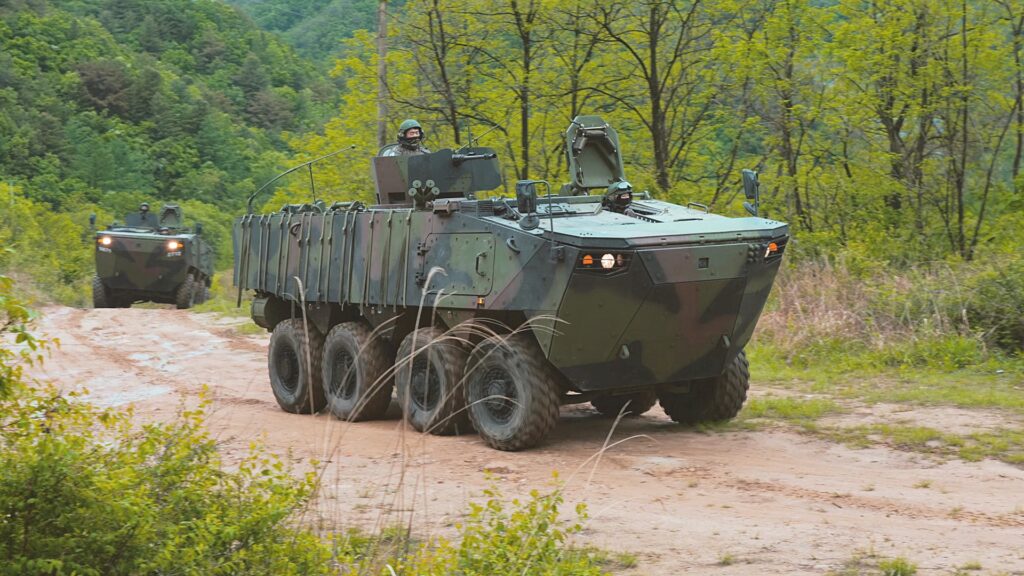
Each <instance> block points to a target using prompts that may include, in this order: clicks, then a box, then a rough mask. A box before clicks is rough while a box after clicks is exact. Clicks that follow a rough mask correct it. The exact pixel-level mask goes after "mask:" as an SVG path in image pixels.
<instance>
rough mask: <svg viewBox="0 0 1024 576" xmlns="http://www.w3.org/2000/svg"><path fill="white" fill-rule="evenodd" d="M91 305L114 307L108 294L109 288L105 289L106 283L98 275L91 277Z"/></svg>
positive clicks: (95, 306) (94, 306)
mask: <svg viewBox="0 0 1024 576" xmlns="http://www.w3.org/2000/svg"><path fill="white" fill-rule="evenodd" d="M92 307H93V308H113V307H114V302H113V299H112V298H111V296H110V290H108V289H107V285H106V284H104V283H103V280H100V277H99V276H93V277H92Z"/></svg>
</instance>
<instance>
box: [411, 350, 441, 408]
mask: <svg viewBox="0 0 1024 576" xmlns="http://www.w3.org/2000/svg"><path fill="white" fill-rule="evenodd" d="M409 395H410V396H411V397H412V398H411V400H412V402H413V404H415V405H416V408H418V409H419V410H423V411H428V412H429V411H431V410H433V409H434V408H435V407H436V406H437V403H438V402H439V401H440V400H441V375H440V374H439V373H438V371H437V370H436V369H434V367H433V366H431V364H430V361H429V360H428V359H427V358H423V357H419V358H416V360H415V361H414V362H413V364H412V374H411V375H410V382H409Z"/></svg>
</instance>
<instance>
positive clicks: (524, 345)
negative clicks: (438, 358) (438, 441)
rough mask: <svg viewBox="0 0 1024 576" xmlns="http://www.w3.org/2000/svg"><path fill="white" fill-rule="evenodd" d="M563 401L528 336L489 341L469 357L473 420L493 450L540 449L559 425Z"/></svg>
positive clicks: (468, 384) (468, 390)
mask: <svg viewBox="0 0 1024 576" xmlns="http://www.w3.org/2000/svg"><path fill="white" fill-rule="evenodd" d="M559 397H560V393H559V389H558V385H557V380H556V378H555V374H553V372H552V368H551V367H550V366H549V365H548V363H547V360H545V359H544V355H543V353H541V351H540V348H538V346H537V343H536V342H534V341H533V340H532V338H531V337H530V336H529V335H524V334H516V335H513V336H510V337H508V338H505V339H502V338H490V339H488V340H485V341H483V342H482V343H480V345H478V346H477V347H476V348H475V349H474V350H473V353H472V354H471V355H470V358H469V364H468V368H467V373H466V404H467V406H468V407H469V417H470V420H471V421H472V423H473V426H475V427H476V430H477V432H479V433H480V437H481V438H483V440H484V442H486V443H487V444H488V445H489V446H491V447H492V448H497V449H498V450H522V449H523V448H530V447H532V446H535V445H536V444H538V443H539V442H540V441H541V440H543V439H544V437H545V436H547V434H548V432H550V431H551V429H552V428H554V427H555V424H557V423H558V406H559Z"/></svg>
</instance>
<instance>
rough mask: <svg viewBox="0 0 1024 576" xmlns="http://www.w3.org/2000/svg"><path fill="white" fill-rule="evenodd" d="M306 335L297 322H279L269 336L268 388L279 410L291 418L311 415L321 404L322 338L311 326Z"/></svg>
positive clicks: (322, 392)
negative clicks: (299, 415) (271, 391)
mask: <svg viewBox="0 0 1024 576" xmlns="http://www.w3.org/2000/svg"><path fill="white" fill-rule="evenodd" d="M308 335H309V336H308V338H307V331H306V329H305V328H304V327H303V324H302V320H301V319H299V318H290V319H288V320H284V321H282V322H281V323H279V324H278V325H277V326H276V327H275V328H274V331H273V333H271V335H270V350H269V351H268V353H267V364H268V368H269V370H270V387H271V389H273V391H274V398H275V399H277V403H278V404H279V405H280V406H281V409H282V410H284V411H285V412H292V413H293V414H315V413H317V412H319V411H320V410H322V409H323V407H324V404H325V401H324V390H323V386H322V385H321V384H320V379H321V370H320V362H321V359H322V355H323V345H324V341H323V336H322V335H321V334H320V333H319V332H318V331H317V329H316V328H315V327H314V326H312V325H310V326H309V331H308ZM307 354H308V356H307Z"/></svg>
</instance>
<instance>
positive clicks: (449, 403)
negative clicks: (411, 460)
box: [395, 327, 469, 434]
mask: <svg viewBox="0 0 1024 576" xmlns="http://www.w3.org/2000/svg"><path fill="white" fill-rule="evenodd" d="M467 355H468V354H467V353H466V350H465V349H464V348H463V347H462V344H461V343H460V342H459V341H457V340H455V339H454V338H453V337H452V336H451V335H450V334H447V333H445V332H444V331H443V330H441V329H440V328H435V327H427V328H420V329H419V330H415V331H413V332H412V333H410V334H409V335H408V336H406V337H405V338H404V339H403V340H402V344H401V346H399V347H398V358H397V370H396V371H395V385H396V386H397V388H398V403H399V404H401V405H402V414H403V415H404V416H405V419H406V420H407V421H408V422H409V424H411V425H412V427H413V428H415V429H416V430H419V431H420V432H430V433H431V434H458V433H460V432H466V431H468V430H469V416H468V415H467V414H466V398H465V393H464V392H463V389H462V384H463V382H462V380H463V377H464V375H465V371H466V356H467Z"/></svg>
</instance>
